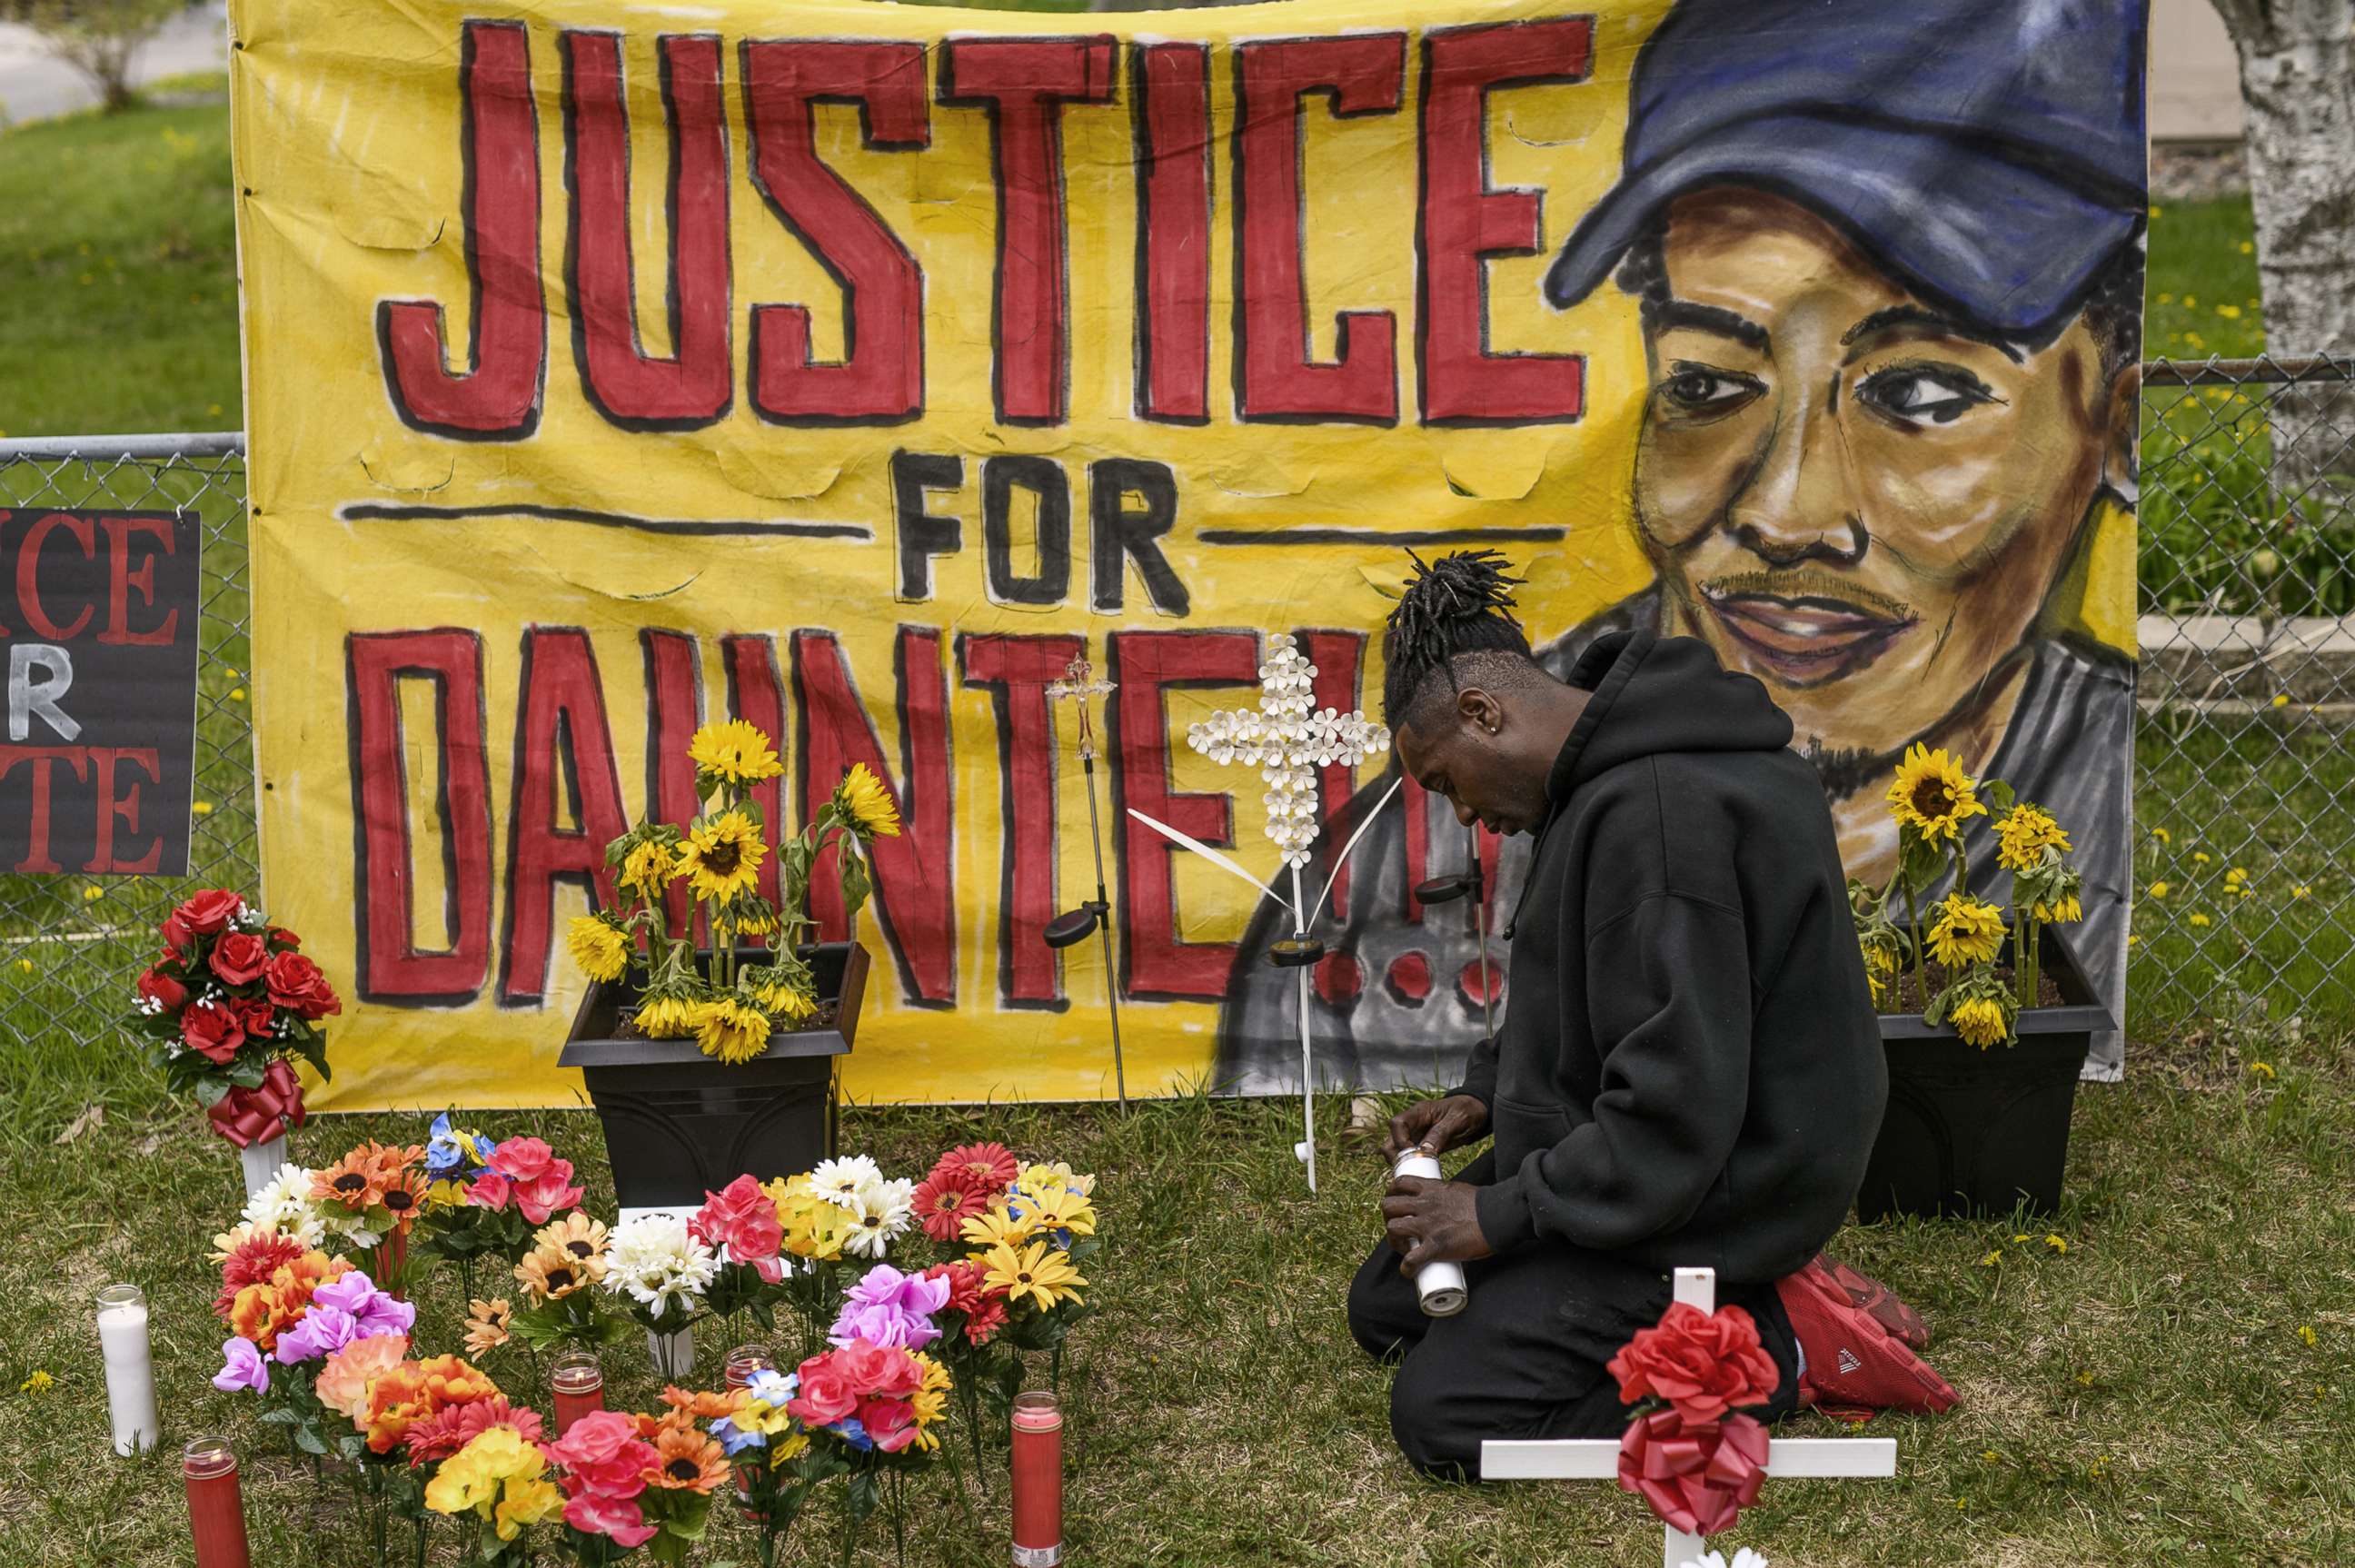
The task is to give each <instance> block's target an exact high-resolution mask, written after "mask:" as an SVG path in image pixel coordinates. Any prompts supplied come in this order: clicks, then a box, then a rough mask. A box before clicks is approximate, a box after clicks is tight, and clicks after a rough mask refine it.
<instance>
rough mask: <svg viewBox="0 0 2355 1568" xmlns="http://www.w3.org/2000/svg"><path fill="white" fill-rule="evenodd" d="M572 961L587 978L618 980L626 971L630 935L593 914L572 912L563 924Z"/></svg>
mask: <svg viewBox="0 0 2355 1568" xmlns="http://www.w3.org/2000/svg"><path fill="white" fill-rule="evenodd" d="M564 945H565V946H566V947H568V948H570V950H571V953H572V962H574V963H575V964H578V965H580V966H581V973H582V974H583V975H586V976H589V978H591V980H618V979H620V978H621V977H622V976H623V975H625V974H627V973H628V972H629V968H630V939H629V938H628V937H626V936H623V934H622V933H620V932H618V931H615V930H614V929H613V927H612V926H610V925H608V924H606V923H605V922H604V921H603V919H602V918H601V917H600V916H597V915H593V914H576V915H574V916H573V917H572V923H571V924H570V925H569V926H567V927H566V928H565V932H564Z"/></svg>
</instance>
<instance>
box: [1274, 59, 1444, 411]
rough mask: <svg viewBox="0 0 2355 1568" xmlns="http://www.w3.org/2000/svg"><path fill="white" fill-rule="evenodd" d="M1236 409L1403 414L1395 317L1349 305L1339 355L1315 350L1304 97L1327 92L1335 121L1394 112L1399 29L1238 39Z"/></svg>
mask: <svg viewBox="0 0 2355 1568" xmlns="http://www.w3.org/2000/svg"><path fill="white" fill-rule="evenodd" d="M1234 53H1235V167H1236V177H1235V229H1236V241H1235V411H1236V413H1237V414H1238V415H1239V416H1240V417H1241V418H1242V419H1246V420H1256V421H1288V422H1293V423H1302V422H1341V423H1350V424H1395V423H1396V422H1398V342H1397V330H1396V328H1397V323H1396V321H1395V319H1394V318H1393V317H1392V316H1391V313H1390V312H1389V311H1386V310H1353V311H1343V312H1342V313H1341V315H1340V317H1339V323H1340V335H1339V352H1338V354H1337V357H1335V358H1334V360H1333V361H1332V362H1331V363H1330V364H1325V363H1320V362H1316V361H1314V360H1311V359H1310V358H1309V357H1308V341H1309V340H1308V283H1307V277H1306V272H1305V261H1304V258H1303V254H1302V252H1303V248H1304V241H1305V233H1304V229H1305V211H1304V208H1303V205H1302V197H1303V191H1302V188H1301V176H1300V164H1301V157H1300V152H1301V141H1302V132H1303V127H1302V124H1301V100H1302V99H1303V98H1304V97H1305V96H1306V95H1307V94H1309V93H1311V92H1323V93H1326V94H1327V95H1329V96H1330V97H1331V99H1332V101H1333V114H1334V117H1335V118H1336V119H1350V118H1353V117H1356V116H1359V115H1364V114H1390V113H1395V112H1397V110H1398V106H1399V94H1400V92H1401V89H1402V88H1403V85H1404V83H1405V80H1406V35H1405V34H1404V33H1370V34H1352V35H1350V36H1348V37H1334V38H1279V39H1273V40H1269V41H1266V42H1262V43H1248V44H1241V45H1238V46H1236V48H1235V51H1234Z"/></svg>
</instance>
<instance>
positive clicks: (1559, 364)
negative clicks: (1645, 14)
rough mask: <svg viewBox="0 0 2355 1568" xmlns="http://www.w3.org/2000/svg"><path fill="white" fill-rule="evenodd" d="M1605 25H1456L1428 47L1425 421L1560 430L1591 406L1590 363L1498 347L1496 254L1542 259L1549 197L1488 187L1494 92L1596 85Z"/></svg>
mask: <svg viewBox="0 0 2355 1568" xmlns="http://www.w3.org/2000/svg"><path fill="white" fill-rule="evenodd" d="M1593 42H1594V23H1593V18H1592V17H1587V16H1575V17H1570V18H1567V19H1565V20H1562V21H1558V22H1508V23H1505V24H1503V25H1501V26H1493V27H1447V28H1441V29H1438V30H1435V31H1433V32H1431V33H1429V34H1426V35H1425V36H1424V37H1423V136H1422V142H1423V179H1422V193H1421V203H1420V208H1421V210H1420V213H1419V215H1418V216H1419V222H1418V227H1417V229H1416V237H1415V244H1416V250H1417V252H1418V256H1419V260H1420V262H1421V264H1420V265H1419V266H1418V267H1417V268H1416V269H1415V287H1416V290H1417V292H1418V295H1419V298H1418V301H1417V304H1418V306H1419V309H1418V311H1417V313H1416V319H1417V322H1418V324H1419V325H1418V326H1417V330H1416V338H1415V359H1416V364H1417V367H1418V371H1419V376H1418V379H1419V383H1420V387H1421V396H1422V402H1423V422H1424V423H1425V424H1438V425H1482V424H1516V425H1518V424H1549V423H1561V422H1563V421H1570V420H1575V419H1577V418H1578V417H1579V416H1580V415H1581V414H1582V412H1583V411H1584V410H1585V388H1584V378H1585V365H1586V361H1585V360H1584V358H1583V357H1581V356H1579V355H1576V354H1492V353H1490V352H1489V351H1488V267H1487V261H1488V258H1490V257H1492V256H1529V255H1534V254H1536V253H1537V250H1538V244H1539V240H1540V234H1541V223H1540V217H1541V213H1540V197H1539V194H1538V193H1537V192H1536V191H1533V190H1520V189H1511V190H1497V189H1495V188H1493V187H1490V185H1489V184H1488V139H1487V121H1488V94H1489V93H1490V92H1492V91H1495V90H1497V88H1500V87H1528V86H1534V85H1538V84H1540V83H1546V82H1572V81H1583V80H1586V74H1587V69H1588V67H1589V64H1590V62H1591V61H1592V59H1593Z"/></svg>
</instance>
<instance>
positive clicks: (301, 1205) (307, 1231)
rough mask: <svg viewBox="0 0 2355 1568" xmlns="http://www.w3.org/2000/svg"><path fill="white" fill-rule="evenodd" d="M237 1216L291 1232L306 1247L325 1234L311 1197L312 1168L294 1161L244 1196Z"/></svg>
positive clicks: (252, 1223) (266, 1227) (262, 1226)
mask: <svg viewBox="0 0 2355 1568" xmlns="http://www.w3.org/2000/svg"><path fill="white" fill-rule="evenodd" d="M238 1218H239V1219H240V1220H242V1221H245V1223H246V1224H248V1225H250V1226H251V1227H252V1228H253V1229H255V1230H258V1231H275V1232H278V1233H279V1234H280V1235H282V1236H292V1237H293V1239H294V1240H295V1241H297V1242H299V1243H302V1245H303V1247H304V1250H305V1251H308V1250H309V1249H311V1248H313V1247H315V1246H317V1245H318V1244H319V1243H320V1242H322V1241H323V1240H325V1237H326V1230H327V1228H326V1225H325V1223H324V1222H323V1221H321V1219H320V1217H319V1210H318V1207H317V1205H315V1204H314V1203H313V1202H312V1201H311V1172H309V1171H307V1170H305V1169H304V1168H302V1167H301V1166H299V1165H296V1164H293V1162H292V1161H289V1162H288V1163H287V1164H285V1165H282V1166H280V1167H279V1168H278V1174H277V1175H275V1176H273V1177H272V1178H271V1179H270V1180H269V1182H268V1184H267V1185H265V1186H264V1187H263V1188H262V1189H261V1191H259V1192H257V1193H255V1194H254V1195H253V1196H252V1197H250V1198H249V1199H247V1200H245V1208H244V1211H242V1212H241V1213H240V1214H239V1216H238ZM371 1244H373V1243H371Z"/></svg>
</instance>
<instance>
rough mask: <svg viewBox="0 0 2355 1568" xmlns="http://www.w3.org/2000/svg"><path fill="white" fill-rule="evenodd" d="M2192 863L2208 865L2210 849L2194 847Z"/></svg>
mask: <svg viewBox="0 0 2355 1568" xmlns="http://www.w3.org/2000/svg"><path fill="white" fill-rule="evenodd" d="M2191 863H2192V864H2193V865H2195V866H2204V865H2206V864H2207V863H2208V851H2207V850H2205V849H2194V850H2193V851H2191Z"/></svg>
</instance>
